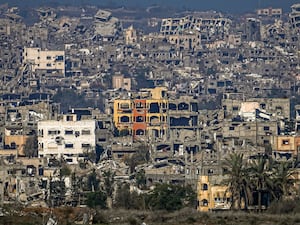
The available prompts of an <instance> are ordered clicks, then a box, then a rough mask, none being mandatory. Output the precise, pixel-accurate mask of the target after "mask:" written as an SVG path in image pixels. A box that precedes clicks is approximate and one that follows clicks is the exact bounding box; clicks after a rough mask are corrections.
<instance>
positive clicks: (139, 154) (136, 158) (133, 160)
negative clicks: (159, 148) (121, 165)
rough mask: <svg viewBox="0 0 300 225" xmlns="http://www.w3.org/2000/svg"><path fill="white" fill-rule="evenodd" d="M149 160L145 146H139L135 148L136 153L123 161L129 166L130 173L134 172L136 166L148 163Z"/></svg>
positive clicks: (148, 153)
mask: <svg viewBox="0 0 300 225" xmlns="http://www.w3.org/2000/svg"><path fill="white" fill-rule="evenodd" d="M149 160H150V152H149V149H148V147H147V146H146V145H140V146H139V147H138V148H137V151H136V153H134V154H133V155H132V156H131V157H129V158H126V159H125V163H126V164H127V165H128V166H129V168H130V172H131V173H134V172H135V167H136V166H137V165H141V164H144V163H147V162H149Z"/></svg>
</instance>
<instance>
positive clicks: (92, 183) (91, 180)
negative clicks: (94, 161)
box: [87, 169, 100, 192]
mask: <svg viewBox="0 0 300 225" xmlns="http://www.w3.org/2000/svg"><path fill="white" fill-rule="evenodd" d="M99 184H100V181H99V179H98V178H97V173H96V170H95V169H93V172H92V173H91V174H89V176H88V181H87V187H88V190H89V191H92V192H95V191H98V190H99Z"/></svg>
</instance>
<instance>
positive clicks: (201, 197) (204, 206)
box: [197, 176, 231, 212]
mask: <svg viewBox="0 0 300 225" xmlns="http://www.w3.org/2000/svg"><path fill="white" fill-rule="evenodd" d="M216 178H217V179H216ZM218 179H219V177H216V176H200V177H199V180H198V186H197V187H198V190H197V199H198V205H197V210H198V211H201V212H208V211H213V210H227V209H230V206H231V201H230V197H231V194H230V193H229V191H228V187H227V186H223V185H220V184H218V183H220V182H217V180H218Z"/></svg>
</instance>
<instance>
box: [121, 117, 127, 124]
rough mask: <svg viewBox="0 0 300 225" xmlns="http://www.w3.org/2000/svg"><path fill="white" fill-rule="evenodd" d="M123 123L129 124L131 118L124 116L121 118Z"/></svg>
mask: <svg viewBox="0 0 300 225" xmlns="http://www.w3.org/2000/svg"><path fill="white" fill-rule="evenodd" d="M120 121H121V123H128V122H129V117H128V116H122V117H121V118H120Z"/></svg>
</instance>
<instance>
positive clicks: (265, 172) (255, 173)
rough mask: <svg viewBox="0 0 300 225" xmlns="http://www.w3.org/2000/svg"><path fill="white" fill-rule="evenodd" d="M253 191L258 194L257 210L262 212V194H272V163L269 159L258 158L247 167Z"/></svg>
mask: <svg viewBox="0 0 300 225" xmlns="http://www.w3.org/2000/svg"><path fill="white" fill-rule="evenodd" d="M249 172H250V177H251V184H252V185H253V186H252V187H253V191H254V192H257V194H258V210H259V211H261V210H262V194H263V193H266V192H267V193H268V194H272V193H271V192H272V190H273V181H272V163H271V161H270V160H269V158H267V157H265V156H260V157H258V158H257V159H255V160H253V161H252V162H251V165H250V167H249Z"/></svg>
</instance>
